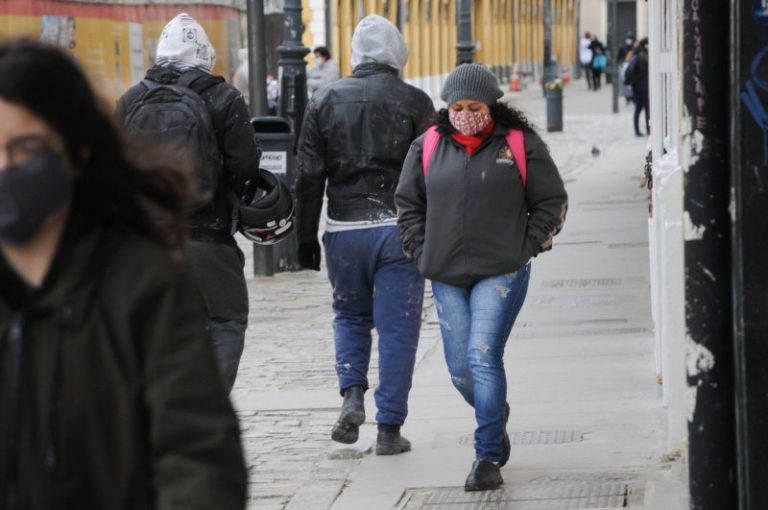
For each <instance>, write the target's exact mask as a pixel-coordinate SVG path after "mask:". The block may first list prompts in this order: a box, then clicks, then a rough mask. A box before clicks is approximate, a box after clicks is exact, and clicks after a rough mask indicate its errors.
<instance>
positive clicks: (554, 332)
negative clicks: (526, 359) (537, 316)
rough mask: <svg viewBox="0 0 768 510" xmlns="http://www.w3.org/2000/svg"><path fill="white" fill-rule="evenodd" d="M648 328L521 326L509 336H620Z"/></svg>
mask: <svg viewBox="0 0 768 510" xmlns="http://www.w3.org/2000/svg"><path fill="white" fill-rule="evenodd" d="M649 331H650V330H649V329H648V328H641V327H637V328H606V329H566V330H561V329H555V328H536V329H534V328H530V329H526V328H522V329H513V330H512V335H511V338H551V337H557V338H566V337H571V336H621V335H640V334H645V333H648V332H649Z"/></svg>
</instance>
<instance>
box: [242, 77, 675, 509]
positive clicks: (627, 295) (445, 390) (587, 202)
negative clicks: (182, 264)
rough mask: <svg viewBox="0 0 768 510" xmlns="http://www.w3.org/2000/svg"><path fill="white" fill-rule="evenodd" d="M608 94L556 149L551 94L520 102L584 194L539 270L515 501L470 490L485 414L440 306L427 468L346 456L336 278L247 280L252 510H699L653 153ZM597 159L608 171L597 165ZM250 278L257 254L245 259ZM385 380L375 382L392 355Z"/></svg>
mask: <svg viewBox="0 0 768 510" xmlns="http://www.w3.org/2000/svg"><path fill="white" fill-rule="evenodd" d="M610 92H611V91H610V89H609V88H604V89H603V90H601V91H599V92H591V91H588V90H587V89H586V86H585V85H584V82H583V81H581V82H579V83H576V84H573V85H571V86H570V87H568V88H567V89H566V90H565V93H564V96H565V104H564V112H565V118H564V127H565V131H564V132H562V133H552V134H550V133H546V132H543V128H544V126H545V124H544V113H545V101H544V100H543V98H542V97H541V93H540V90H539V89H533V88H530V89H528V90H526V91H524V92H521V93H515V94H508V95H507V98H508V99H510V100H511V101H512V103H513V104H514V105H515V106H517V107H518V108H520V109H521V110H523V111H524V112H526V114H528V115H529V117H530V118H531V119H532V120H533V121H534V123H535V124H536V125H538V126H540V127H541V128H542V136H543V137H544V138H545V140H546V141H547V143H548V144H549V147H550V150H551V153H552V155H553V158H554V159H555V162H556V163H557V164H558V167H559V168H560V171H561V173H562V175H563V178H564V180H565V182H566V188H567V189H568V192H569V195H570V210H569V214H568V219H567V221H566V225H565V230H564V231H563V232H562V233H561V234H560V235H559V236H558V237H557V238H556V239H555V247H554V249H553V250H552V251H551V252H548V253H545V254H542V255H541V256H540V257H538V258H537V259H535V260H534V262H533V270H532V280H531V286H530V289H529V293H528V298H527V301H526V304H525V306H524V307H523V311H522V313H521V315H520V317H519V319H518V321H517V324H516V325H515V328H514V329H513V333H512V337H511V339H510V341H509V343H508V345H507V351H506V355H505V361H506V367H507V378H508V401H509V403H510V405H511V408H512V415H511V417H510V421H509V425H508V431H509V433H510V435H511V437H512V442H513V446H512V454H511V458H510V461H509V463H508V464H507V466H505V467H504V468H503V469H502V474H503V476H504V479H505V482H506V483H505V486H504V489H503V490H499V491H493V492H488V493H474V494H466V493H464V492H463V490H462V486H463V482H464V478H465V477H466V475H467V473H468V471H469V467H470V465H471V462H472V460H473V458H474V454H473V449H472V433H473V430H474V426H475V422H474V417H473V411H472V409H471V408H470V407H469V406H468V405H466V404H465V403H464V401H463V400H462V399H461V398H460V397H459V395H458V392H457V391H456V390H455V389H454V388H453V387H452V385H451V383H450V378H449V376H448V371H447V368H446V366H445V362H444V360H443V353H442V348H441V341H440V336H439V329H438V326H437V322H436V318H435V316H434V308H433V306H432V303H431V299H430V297H429V295H428V296H427V299H426V300H425V321H424V325H423V329H422V337H421V342H420V346H419V354H418V362H417V368H416V374H415V378H414V385H413V390H412V393H411V399H410V416H409V419H408V421H407V423H406V425H405V427H404V429H403V433H404V435H406V436H407V437H408V438H409V439H410V440H411V441H412V442H413V451H412V452H410V453H407V454H403V455H398V456H394V457H377V456H375V455H372V454H370V448H371V446H372V445H373V440H374V438H375V424H374V423H373V416H375V409H374V407H373V398H372V392H369V393H368V394H367V395H366V399H367V402H366V404H367V411H368V413H367V414H368V416H369V420H368V423H366V425H364V426H363V427H362V430H361V440H360V441H359V442H358V444H356V445H354V447H352V448H349V447H341V446H339V445H336V444H334V443H333V442H332V441H331V440H330V429H331V425H332V424H333V421H334V420H335V418H336V415H337V414H338V410H339V408H340V405H341V398H340V397H339V395H338V391H337V388H336V377H335V373H334V370H333V332H332V325H331V321H332V312H331V299H330V297H331V296H330V294H331V292H330V286H329V284H328V282H327V279H326V276H325V273H324V271H321V272H320V273H316V272H311V271H310V272H307V271H302V272H299V273H287V274H286V273H282V274H278V275H277V276H275V277H273V278H265V277H255V278H254V277H253V276H252V275H251V276H249V292H250V296H251V318H250V326H249V330H248V341H247V346H246V352H245V354H244V356H243V360H242V363H241V371H240V374H239V375H238V380H237V383H236V386H235V390H234V391H233V394H232V397H233V401H234V403H235V405H236V407H237V408H238V411H239V414H240V418H241V426H242V429H243V441H244V444H245V447H246V455H247V462H248V467H249V472H250V494H251V501H250V503H249V509H250V510H254V509H259V510H262V509H263V510H273V509H274V510H277V509H289V510H293V509H299V510H311V509H327V508H333V509H334V510H337V509H338V510H345V509H360V508H364V509H365V510H375V509H382V510H383V509H387V510H388V509H392V508H399V509H404V510H411V509H418V508H424V509H439V508H444V509H447V510H458V509H465V508H466V509H470V508H484V509H502V508H503V509H512V510H527V509H534V508H535V509H559V508H603V509H612V508H638V509H641V508H645V509H649V510H651V509H652V510H677V509H682V508H687V504H686V494H687V486H686V481H685V466H684V465H683V462H682V461H681V460H680V459H679V454H678V453H677V452H670V451H667V450H666V449H665V438H666V413H665V411H664V409H663V408H662V406H661V398H660V386H659V385H658V384H657V381H656V373H655V369H654V359H653V330H652V328H653V325H652V323H651V318H650V306H649V302H650V297H649V276H648V265H649V255H648V242H647V241H648V239H647V217H648V213H647V210H648V203H647V199H646V196H647V191H646V190H642V189H640V188H639V180H640V175H641V173H642V167H643V162H644V157H645V151H646V145H647V140H645V139H637V138H635V137H634V136H633V135H632V133H633V128H632V125H631V123H632V120H631V112H630V110H629V109H628V108H627V107H626V106H625V105H624V104H623V99H621V98H620V99H621V103H622V104H621V112H620V113H619V114H612V113H611V97H610ZM593 147H594V148H596V149H597V151H598V155H597V156H593ZM243 248H244V251H245V253H246V256H248V260H247V262H246V267H247V268H248V269H250V268H251V260H250V252H251V248H250V246H249V245H248V244H246V243H243ZM373 352H374V358H373V360H372V363H371V368H370V374H369V375H370V379H371V383H372V386H375V384H376V382H377V373H376V372H377V369H378V364H377V360H376V355H375V352H376V348H375V347H374V349H373Z"/></svg>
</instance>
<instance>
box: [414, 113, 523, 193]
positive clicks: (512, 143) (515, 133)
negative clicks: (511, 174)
mask: <svg viewBox="0 0 768 510" xmlns="http://www.w3.org/2000/svg"><path fill="white" fill-rule="evenodd" d="M506 139H507V145H509V148H510V149H512V157H513V158H514V159H515V163H516V164H517V168H519V169H520V177H522V179H523V186H525V179H526V177H527V176H528V170H527V167H526V162H525V143H524V136H523V132H522V131H520V130H518V129H510V130H509V133H507V136H506ZM438 143H440V133H438V132H437V126H432V127H430V128H429V129H427V132H426V134H425V135H424V149H423V151H422V154H421V168H422V170H423V171H424V177H425V178H426V177H427V174H428V173H429V163H430V161H431V160H432V155H433V154H434V153H435V149H437V144H438Z"/></svg>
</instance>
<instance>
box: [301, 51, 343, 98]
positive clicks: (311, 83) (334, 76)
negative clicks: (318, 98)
mask: <svg viewBox="0 0 768 510" xmlns="http://www.w3.org/2000/svg"><path fill="white" fill-rule="evenodd" d="M312 54H313V56H314V57H315V67H314V68H312V69H309V70H308V71H307V89H308V90H309V94H310V95H312V94H314V93H315V92H316V91H317V90H318V89H319V88H320V87H323V86H325V85H328V84H329V83H332V82H334V81H336V80H338V79H339V66H338V65H336V62H334V61H333V59H332V58H331V52H330V51H328V48H326V47H325V46H318V47H317V48H315V49H314V51H313V52H312Z"/></svg>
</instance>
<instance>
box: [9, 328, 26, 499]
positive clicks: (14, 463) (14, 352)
mask: <svg viewBox="0 0 768 510" xmlns="http://www.w3.org/2000/svg"><path fill="white" fill-rule="evenodd" d="M23 336H24V316H23V314H22V313H16V314H15V315H14V316H13V319H12V320H11V339H10V340H11V360H12V363H11V414H10V416H11V419H10V423H9V427H8V437H7V443H8V459H7V461H6V477H7V479H6V484H7V487H6V488H7V492H6V494H7V502H8V510H15V509H16V508H17V505H18V489H19V450H20V448H19V442H20V439H21V437H20V436H21V427H20V425H21V412H22V409H21V407H22V406H21V379H22V364H23V359H24V352H23V349H24V344H23V342H22V338H23Z"/></svg>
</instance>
